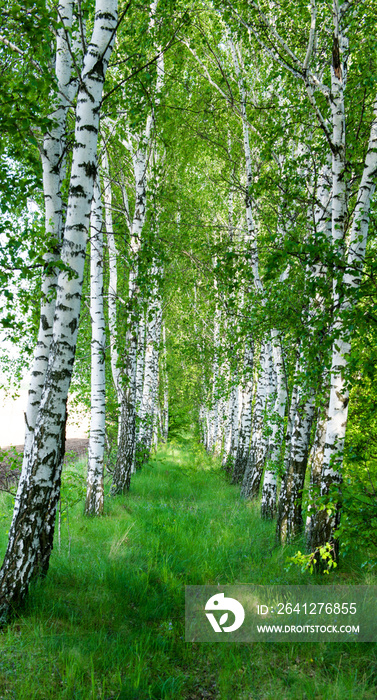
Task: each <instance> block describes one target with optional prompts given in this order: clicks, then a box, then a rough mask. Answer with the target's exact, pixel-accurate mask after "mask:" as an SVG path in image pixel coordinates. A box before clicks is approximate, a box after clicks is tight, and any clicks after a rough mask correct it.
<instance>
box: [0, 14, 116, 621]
mask: <svg viewBox="0 0 377 700" xmlns="http://www.w3.org/2000/svg"><path fill="white" fill-rule="evenodd" d="M116 26H117V3H116V0H97V2H96V12H95V19H94V27H93V33H92V38H91V41H90V43H89V45H88V48H87V51H86V54H85V57H84V65H83V70H82V74H81V79H80V87H79V92H78V99H77V107H76V123H75V148H74V149H73V157H72V168H71V178H70V189H69V197H68V209H67V219H66V224H65V229H64V239H63V246H62V255H61V257H62V261H63V263H64V264H65V265H66V266H67V267H69V268H70V269H71V270H73V272H74V273H75V274H74V275H73V276H72V273H71V272H70V273H67V272H66V271H65V270H61V271H60V273H59V278H58V285H57V298H56V306H55V316H54V325H53V337H52V342H51V345H50V352H49V358H48V368H47V372H46V378H45V382H44V387H43V391H42V397H41V402H40V407H39V411H38V415H37V419H36V424H35V430H34V439H33V445H32V448H31V451H30V456H29V461H28V464H27V465H26V469H27V471H28V473H29V475H30V476H29V478H28V483H27V484H26V485H25V482H24V481H23V480H22V479H21V480H20V483H21V486H20V487H19V491H18V495H17V507H16V508H15V513H14V517H13V520H12V524H11V527H10V532H9V542H8V547H7V551H6V554H5V558H4V562H3V566H2V569H1V572H0V617H5V615H6V614H7V612H8V610H9V608H10V606H12V607H13V606H14V605H17V604H18V603H19V602H20V601H21V600H22V598H23V597H24V595H25V594H26V592H27V589H28V586H29V583H30V580H31V578H32V577H33V576H35V575H36V574H37V573H38V572H46V571H47V569H48V565H49V558H50V554H51V550H52V546H53V534H54V526H55V514H56V506H57V503H58V500H59V495H60V478H61V465H62V459H63V455H64V436H65V423H66V403H67V396H68V389H69V385H70V381H71V375H72V368H73V363H74V357H75V350H76V340H77V332H78V324H79V315H80V304H81V291H82V283H83V272H84V260H85V251H86V243H87V234H88V229H89V218H90V208H91V201H92V197H93V187H94V180H95V177H96V172H97V142H98V124H99V111H100V106H101V100H102V89H103V83H104V78H105V74H106V69H107V64H108V60H109V57H110V53H111V49H112V46H113V41H114V37H115V31H116Z"/></svg>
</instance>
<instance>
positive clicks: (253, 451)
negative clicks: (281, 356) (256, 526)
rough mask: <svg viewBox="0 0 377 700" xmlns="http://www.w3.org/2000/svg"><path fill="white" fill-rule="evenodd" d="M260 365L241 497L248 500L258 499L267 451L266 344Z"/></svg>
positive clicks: (262, 349) (267, 361) (267, 362)
mask: <svg viewBox="0 0 377 700" xmlns="http://www.w3.org/2000/svg"><path fill="white" fill-rule="evenodd" d="M259 365H260V370H259V376H258V381H257V388H256V394H255V401H254V411H253V419H252V432H251V443H250V451H249V457H248V461H247V465H246V470H245V474H244V478H243V481H242V487H241V495H242V496H243V497H244V498H247V499H251V498H256V496H257V495H258V493H259V487H260V482H261V478H262V473H263V468H264V462H265V457H266V450H267V445H266V441H265V440H264V438H263V422H264V415H265V408H266V400H267V387H268V381H269V358H268V347H267V343H266V342H264V343H263V344H262V347H261V351H260V357H259Z"/></svg>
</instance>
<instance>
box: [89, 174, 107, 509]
mask: <svg viewBox="0 0 377 700" xmlns="http://www.w3.org/2000/svg"><path fill="white" fill-rule="evenodd" d="M90 235H91V238H90V251H91V252H90V316H91V322H92V342H91V359H92V370H91V400H90V435H89V457H88V476H87V491H86V502H85V514H86V515H103V501H104V491H103V462H104V453H105V399H106V376H105V345H106V334H105V316H104V311H103V233H102V205H101V191H100V187H99V179H98V178H97V180H96V182H95V184H94V192H93V201H92V211H91V216H90Z"/></svg>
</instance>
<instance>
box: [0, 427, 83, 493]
mask: <svg viewBox="0 0 377 700" xmlns="http://www.w3.org/2000/svg"><path fill="white" fill-rule="evenodd" d="M88 444H89V440H88V439H87V438H69V439H68V440H66V442H65V461H67V460H70V459H72V458H73V459H76V458H77V457H82V456H86V455H87V454H88ZM23 451H24V446H23V445H15V446H12V447H3V448H2V449H1V450H0V459H1V462H0V490H3V491H9V489H10V488H12V490H14V487H15V483H16V482H17V481H18V478H19V476H20V469H21V464H22V455H23ZM17 467H19V468H17Z"/></svg>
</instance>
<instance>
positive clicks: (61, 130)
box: [16, 0, 77, 507]
mask: <svg viewBox="0 0 377 700" xmlns="http://www.w3.org/2000/svg"><path fill="white" fill-rule="evenodd" d="M74 4H75V3H74V2H73V1H72V0H61V2H60V3H59V5H58V16H59V21H60V22H61V24H62V25H63V26H60V27H59V28H58V30H57V38H56V60H55V75H56V80H57V88H58V91H57V95H56V98H55V105H54V106H55V109H54V111H53V112H52V114H51V118H52V119H53V120H54V121H55V125H54V126H53V127H51V130H50V131H48V132H47V133H46V134H45V137H44V140H43V148H42V150H41V160H42V172H43V193H44V203H45V234H46V239H47V241H48V242H49V244H50V246H51V248H52V250H51V251H50V252H49V253H46V255H45V257H44V262H45V263H46V265H47V266H48V268H47V269H48V272H47V273H44V274H43V278H42V289H41V312H40V322H39V330H38V340H37V344H36V346H35V350H34V358H33V364H32V368H31V372H30V384H29V394H28V401H27V406H26V411H25V443H24V468H23V470H22V474H21V479H22V480H23V479H27V470H26V467H27V464H28V462H29V456H30V451H31V448H32V444H33V437H34V429H35V424H36V419H37V415H38V410H39V405H40V401H41V396H42V391H43V386H44V381H45V376H46V371H47V365H48V355H49V349H50V345H51V341H52V335H53V330H52V329H53V322H54V313H55V298H56V287H57V279H58V270H57V269H56V268H54V262H56V261H58V260H59V257H60V252H59V248H60V245H61V239H62V223H63V219H62V214H63V202H62V196H61V185H62V180H63V178H64V172H65V157H64V151H65V132H66V123H67V115H68V109H69V107H70V103H71V102H72V100H73V99H74V96H75V92H76V91H77V80H74V79H73V77H72V58H71V52H70V47H69V45H68V39H67V37H68V36H69V34H70V32H71V31H72V24H73V9H74ZM73 40H74V35H73ZM16 507H18V500H17V499H16Z"/></svg>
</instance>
